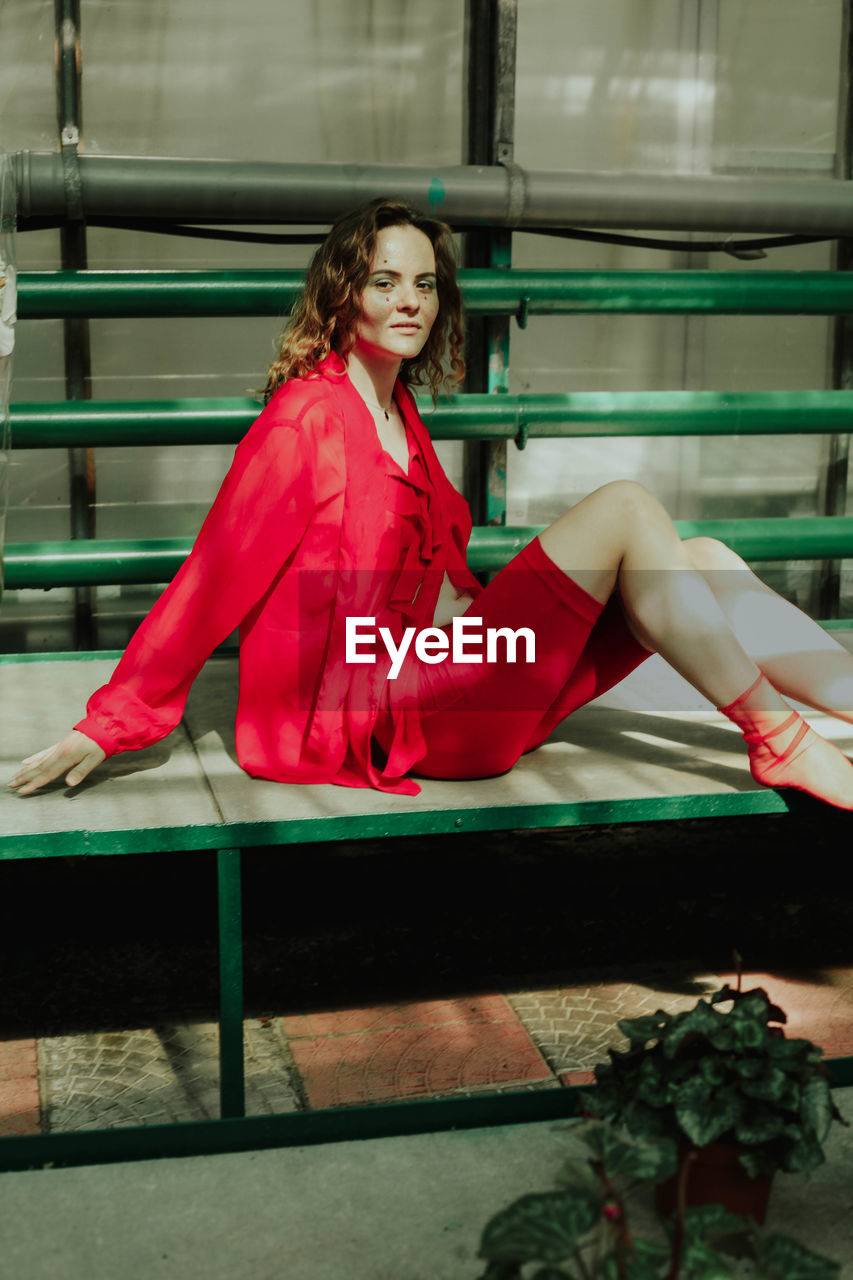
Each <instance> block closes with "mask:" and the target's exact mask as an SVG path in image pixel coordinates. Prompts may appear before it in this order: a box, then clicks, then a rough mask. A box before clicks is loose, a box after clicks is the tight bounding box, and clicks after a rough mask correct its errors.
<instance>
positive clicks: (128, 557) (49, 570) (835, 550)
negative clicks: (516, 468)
mask: <svg viewBox="0 0 853 1280" xmlns="http://www.w3.org/2000/svg"><path fill="white" fill-rule="evenodd" d="M542 527H543V526H539V525H529V526H524V527H518V526H507V527H491V526H484V527H480V528H476V529H475V530H474V532H473V534H472V537H471V543H470V546H469V551H468V563H469V564H470V566H471V567H472V569H474V570H475V571H477V572H479V571H480V570H484V569H497V568H500V566H501V565H504V564H507V563H508V561H510V560H511V559H512V557H513V556H514V555H516V554H517V553H518V552H519V551H520V550H521V548H522V547H524V546H526V545H527V543H528V542H529V541H530V540H531V538H533V537H535V536H536V534H537V533H539V532H541V529H542ZM676 527H677V528H678V530H679V532H680V533H681V535H682V537H685V538H689V537H696V536H699V535H704V536H706V537H712V538H720V539H721V540H722V541H723V542H725V543H727V544H728V545H729V546H730V547H732V548H733V549H734V550H736V551H737V552H739V554H740V555H742V556H743V557H744V558H745V559H747V560H818V559H824V558H828V557H846V556H853V516H826V517H820V516H804V517H802V518H799V519H796V520H791V519H788V518H781V519H755V520H680V521H676ZM191 546H192V539H191V538H149V539H137V540H126V541H125V540H109V539H100V538H99V539H82V538H81V539H78V540H76V541H73V542H18V543H10V544H8V545H7V547H6V551H5V556H4V565H5V579H6V588H7V590H10V591H14V590H21V589H22V588H35V589H46V588H49V587H71V586H104V585H107V584H109V585H119V584H126V583H138V582H152V583H160V582H168V581H169V580H170V579H171V578H173V577H174V575H175V574H176V573H177V571H178V569H179V568H180V566H181V564H182V563H183V561H184V560H185V559H186V556H187V555H188V553H189V550H190V548H191Z"/></svg>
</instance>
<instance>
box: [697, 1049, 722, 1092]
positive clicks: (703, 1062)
mask: <svg viewBox="0 0 853 1280" xmlns="http://www.w3.org/2000/svg"><path fill="white" fill-rule="evenodd" d="M696 1066H697V1067H698V1069H699V1074H700V1075H701V1077H702V1079H703V1080H704V1081H706V1083H707V1084H711V1085H716V1084H723V1082H724V1081H725V1080H726V1079H728V1075H729V1071H728V1067H727V1065H726V1062H725V1059H723V1058H719V1057H712V1056H710V1055H709V1056H708V1057H705V1058H700V1059H699V1061H698V1062H697V1064H696Z"/></svg>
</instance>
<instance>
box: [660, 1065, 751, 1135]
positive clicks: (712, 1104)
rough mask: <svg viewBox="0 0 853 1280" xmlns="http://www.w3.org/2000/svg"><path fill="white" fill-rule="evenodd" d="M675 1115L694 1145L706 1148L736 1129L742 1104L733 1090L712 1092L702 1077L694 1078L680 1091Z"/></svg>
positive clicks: (714, 1090)
mask: <svg viewBox="0 0 853 1280" xmlns="http://www.w3.org/2000/svg"><path fill="white" fill-rule="evenodd" d="M675 1114H676V1117H677V1119H678V1123H679V1124H680V1125H681V1128H682V1129H683V1130H684V1133H685V1134H686V1135H687V1137H688V1138H689V1139H690V1141H691V1142H692V1143H693V1144H694V1146H697V1147H704V1146H707V1145H708V1143H709V1142H715V1141H716V1139H717V1138H719V1137H721V1135H722V1134H724V1133H726V1132H727V1131H728V1130H729V1129H733V1128H734V1127H735V1125H736V1124H737V1122H738V1120H739V1118H740V1115H741V1104H740V1101H739V1100H738V1098H737V1096H736V1095H735V1093H734V1091H733V1090H731V1089H712V1088H711V1086H710V1085H709V1084H707V1083H706V1082H705V1081H704V1080H702V1079H701V1078H694V1079H692V1080H688V1081H687V1083H686V1084H684V1085H682V1086H681V1088H680V1089H679V1091H678V1094H677V1096H676V1099H675Z"/></svg>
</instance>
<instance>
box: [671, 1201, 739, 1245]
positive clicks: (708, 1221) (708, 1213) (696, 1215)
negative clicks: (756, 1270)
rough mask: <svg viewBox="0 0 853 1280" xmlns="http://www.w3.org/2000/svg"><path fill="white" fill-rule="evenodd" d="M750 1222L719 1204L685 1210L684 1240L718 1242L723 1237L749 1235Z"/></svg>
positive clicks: (696, 1206) (703, 1205)
mask: <svg viewBox="0 0 853 1280" xmlns="http://www.w3.org/2000/svg"><path fill="white" fill-rule="evenodd" d="M751 1231H752V1225H751V1220H750V1219H747V1218H742V1217H741V1216H740V1215H739V1214H737V1213H731V1212H730V1210H728V1209H724V1208H723V1206H722V1205H721V1204H700V1205H695V1206H693V1207H692V1208H690V1209H687V1210H686V1212H685V1214H684V1235H685V1239H687V1240H692V1241H698V1240H720V1239H722V1238H723V1237H724V1236H735V1235H742V1234H744V1233H745V1232H747V1233H751Z"/></svg>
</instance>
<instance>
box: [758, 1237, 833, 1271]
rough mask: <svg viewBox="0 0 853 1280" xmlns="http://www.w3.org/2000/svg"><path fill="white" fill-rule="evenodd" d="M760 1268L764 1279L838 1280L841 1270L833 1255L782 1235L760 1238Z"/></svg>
mask: <svg viewBox="0 0 853 1280" xmlns="http://www.w3.org/2000/svg"><path fill="white" fill-rule="evenodd" d="M758 1269H759V1274H760V1275H761V1276H762V1277H764V1278H765V1280H835V1277H836V1276H838V1274H839V1272H840V1271H841V1267H840V1264H839V1263H837V1262H833V1261H832V1259H831V1258H825V1257H823V1256H822V1255H821V1254H819V1253H813V1252H812V1250H811V1249H807V1248H806V1246H805V1245H803V1244H800V1242H799V1241H798V1240H792V1239H791V1237H790V1236H781V1235H772V1236H769V1237H764V1238H760V1239H759V1244H758Z"/></svg>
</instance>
